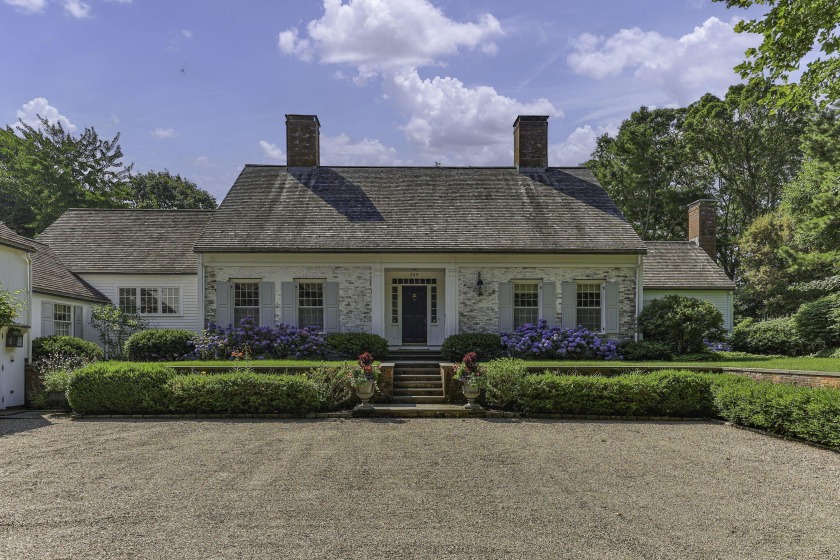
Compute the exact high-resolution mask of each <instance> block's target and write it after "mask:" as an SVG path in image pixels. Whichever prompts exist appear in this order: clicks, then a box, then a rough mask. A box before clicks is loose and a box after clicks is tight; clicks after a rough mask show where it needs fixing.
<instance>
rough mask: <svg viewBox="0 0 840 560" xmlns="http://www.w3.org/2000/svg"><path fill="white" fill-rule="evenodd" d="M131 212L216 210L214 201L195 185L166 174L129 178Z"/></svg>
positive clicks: (150, 172) (176, 176) (158, 173)
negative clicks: (137, 210)
mask: <svg viewBox="0 0 840 560" xmlns="http://www.w3.org/2000/svg"><path fill="white" fill-rule="evenodd" d="M128 189H129V195H128V196H129V199H130V202H129V206H131V207H132V208H163V209H180V210H184V209H197V210H212V209H214V208H216V199H215V198H214V197H213V195H211V194H210V193H208V192H207V191H205V190H203V189H200V188H199V187H198V185H196V184H195V183H193V182H192V181H190V180H189V179H186V178H184V177H181V176H180V175H172V174H171V173H170V172H169V170H164V171H149V172H147V173H143V174H139V175H132V176H131V179H130V180H129V182H128Z"/></svg>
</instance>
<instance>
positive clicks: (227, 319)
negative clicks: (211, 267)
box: [216, 282, 233, 328]
mask: <svg viewBox="0 0 840 560" xmlns="http://www.w3.org/2000/svg"><path fill="white" fill-rule="evenodd" d="M230 292H231V287H230V282H216V324H217V325H219V326H220V327H222V328H224V327H227V326H228V325H230V324H231V322H233V315H232V314H231V302H230Z"/></svg>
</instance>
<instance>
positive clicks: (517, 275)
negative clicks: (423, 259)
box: [458, 267, 636, 338]
mask: <svg viewBox="0 0 840 560" xmlns="http://www.w3.org/2000/svg"><path fill="white" fill-rule="evenodd" d="M479 272H481V279H482V281H483V282H484V294H482V295H480V296H479V295H478V294H477V293H476V291H475V282H476V279H477V278H478V273H479ZM458 278H459V281H458V316H459V322H458V330H459V332H462V333H463V332H499V283H500V282H510V281H511V280H535V281H539V282H554V283H556V284H557V305H556V317H555V321H556V322H557V324H558V325H559V324H560V320H561V317H560V309H561V307H560V306H561V302H562V297H563V294H562V289H561V284H562V283H563V282H575V281H580V280H593V281H604V280H605V281H606V282H616V283H618V321H619V330H620V332H619V333H618V334H617V335H616V336H617V337H618V338H627V337H630V336H632V335H633V334H635V332H636V268H635V267H592V268H580V267H575V268H572V267H570V268H559V267H492V268H491V267H460V268H459V270H458Z"/></svg>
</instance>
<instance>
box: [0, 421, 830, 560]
mask: <svg viewBox="0 0 840 560" xmlns="http://www.w3.org/2000/svg"><path fill="white" fill-rule="evenodd" d="M839 506H840V454H835V453H832V452H830V451H824V450H821V449H816V448H813V447H809V446H806V445H802V444H798V443H792V442H786V441H781V440H778V439H774V438H770V437H767V436H763V435H760V434H754V433H751V432H747V431H744V430H738V429H735V428H732V427H728V426H723V425H718V424H710V423H703V422H685V423H644V422H586V421H518V420H482V419H411V420H396V419H395V420H312V421H284V420H276V421H270V420H254V421H249V420H160V421H156V420H116V419H102V420H72V419H70V418H67V417H65V416H61V415H54V416H46V417H44V418H34V419H12V418H8V417H7V418H0V558H9V559H15V560H23V559H28V558H38V559H55V558H67V559H69V558H73V559H76V558H96V559H106V558H138V559H141V558H142V559H155V558H166V559H181V558H183V559H187V558H202V559H203V558H272V559H274V558H551V559H558V558H573V559H576V560H577V559H590V558H591V559H598V560H605V559H614V558H651V559H665V558H675V559H681V560H685V559H692V558H697V559H704V560H705V559H711V558H721V559H724V558H726V559H728V558H733V559H734V558H739V559H741V558H744V559H746V558H749V559H762V558H773V559H780V558H796V559H840V507H839Z"/></svg>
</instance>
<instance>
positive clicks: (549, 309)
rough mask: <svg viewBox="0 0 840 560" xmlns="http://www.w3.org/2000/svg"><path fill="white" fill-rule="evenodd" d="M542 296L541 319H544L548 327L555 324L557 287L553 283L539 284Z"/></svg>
mask: <svg viewBox="0 0 840 560" xmlns="http://www.w3.org/2000/svg"><path fill="white" fill-rule="evenodd" d="M540 294H541V296H542V301H541V305H542V309H541V310H540V315H541V317H540V318H541V319H545V321H546V323H548V326H549V327H553V326H554V325H556V324H557V285H556V284H555V283H554V282H543V283H542V284H540Z"/></svg>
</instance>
